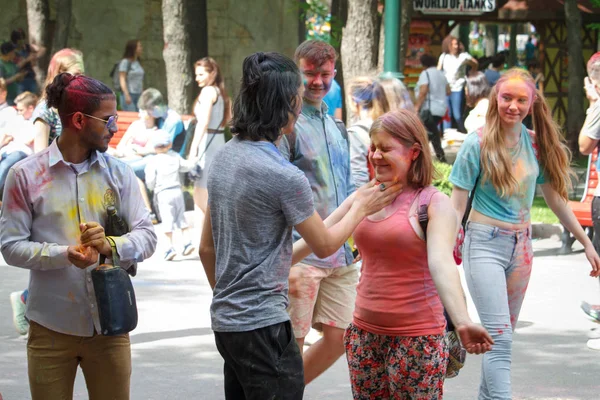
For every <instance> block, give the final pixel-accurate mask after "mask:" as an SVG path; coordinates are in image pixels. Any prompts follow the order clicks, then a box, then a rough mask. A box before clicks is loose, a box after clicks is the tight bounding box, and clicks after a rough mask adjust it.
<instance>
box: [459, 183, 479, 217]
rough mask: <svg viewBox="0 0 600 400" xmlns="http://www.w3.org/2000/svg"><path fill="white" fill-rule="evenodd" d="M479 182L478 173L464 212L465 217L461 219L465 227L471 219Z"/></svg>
mask: <svg viewBox="0 0 600 400" xmlns="http://www.w3.org/2000/svg"><path fill="white" fill-rule="evenodd" d="M478 183H479V175H477V179H475V185H474V186H473V189H471V193H470V194H469V200H468V201H467V208H465V213H464V214H463V218H462V221H461V223H460V224H461V225H462V227H463V229H465V227H466V226H467V220H468V219H469V214H470V213H471V206H472V205H473V198H474V197H475V190H476V189H477V184H478Z"/></svg>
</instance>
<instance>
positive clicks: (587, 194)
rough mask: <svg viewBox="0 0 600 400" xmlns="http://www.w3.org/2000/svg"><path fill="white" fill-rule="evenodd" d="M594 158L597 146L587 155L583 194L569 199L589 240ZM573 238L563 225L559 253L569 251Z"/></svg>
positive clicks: (594, 184)
mask: <svg viewBox="0 0 600 400" xmlns="http://www.w3.org/2000/svg"><path fill="white" fill-rule="evenodd" d="M596 160H598V148H597V147H596V148H595V149H594V151H593V152H592V154H590V155H589V157H588V167H587V172H586V176H585V189H584V191H583V196H581V200H580V201H569V206H570V207H571V209H572V210H573V213H574V214H575V216H576V217H577V221H579V223H580V224H581V226H582V227H583V228H584V229H585V230H586V231H587V234H588V237H589V238H590V240H591V239H592V238H593V236H594V224H593V222H592V200H594V193H595V191H596V187H597V186H598V171H596ZM575 240H576V239H575V238H574V237H573V235H572V234H571V232H569V231H568V230H567V229H566V228H565V227H564V226H563V235H562V243H563V245H562V248H561V249H560V253H561V254H568V253H570V252H571V251H572V250H571V246H572V245H573V242H575Z"/></svg>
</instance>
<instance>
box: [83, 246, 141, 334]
mask: <svg viewBox="0 0 600 400" xmlns="http://www.w3.org/2000/svg"><path fill="white" fill-rule="evenodd" d="M106 240H108V242H109V243H110V247H111V249H112V265H111V264H104V263H103V262H104V260H103V258H104V257H100V260H101V262H102V264H100V265H99V266H98V267H97V268H95V269H94V270H93V271H92V282H93V285H94V292H96V303H97V304H98V314H99V317H100V328H101V330H102V332H100V333H101V334H102V335H104V336H115V335H122V334H125V333H128V332H131V331H132V330H134V329H135V327H136V326H137V323H138V312H137V304H136V301H135V292H134V290H133V285H132V284H131V279H130V278H129V274H128V273H127V271H125V270H124V269H123V268H121V267H120V266H119V264H120V263H121V260H120V258H119V254H118V253H117V246H116V244H115V241H114V239H113V238H112V237H110V236H107V237H106Z"/></svg>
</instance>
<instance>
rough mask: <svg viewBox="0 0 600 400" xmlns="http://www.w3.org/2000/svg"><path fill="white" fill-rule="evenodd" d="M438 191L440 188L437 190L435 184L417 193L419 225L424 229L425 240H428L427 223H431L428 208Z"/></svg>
mask: <svg viewBox="0 0 600 400" xmlns="http://www.w3.org/2000/svg"><path fill="white" fill-rule="evenodd" d="M438 191H439V190H437V189H436V188H434V187H433V186H428V187H426V188H423V189H421V190H420V191H419V194H418V195H417V196H418V199H419V204H418V206H417V213H418V217H419V225H421V229H422V230H423V236H424V237H425V241H427V225H428V224H429V214H427V209H428V208H429V203H431V198H432V197H433V195H434V194H436V193H437V192H438ZM423 193H425V194H423Z"/></svg>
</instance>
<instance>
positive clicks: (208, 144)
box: [198, 134, 217, 162]
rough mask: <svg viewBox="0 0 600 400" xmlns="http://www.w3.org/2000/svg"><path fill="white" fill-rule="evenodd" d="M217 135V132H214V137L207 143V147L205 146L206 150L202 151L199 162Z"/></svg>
mask: <svg viewBox="0 0 600 400" xmlns="http://www.w3.org/2000/svg"><path fill="white" fill-rule="evenodd" d="M216 136H217V134H213V135H212V137H211V138H210V140H209V141H208V143H207V144H206V147H205V148H204V151H203V152H202V154H200V157H198V162H200V160H202V157H204V154H206V151H207V150H208V148H209V147H210V144H211V143H212V141H213V140H214V138H215V137H216Z"/></svg>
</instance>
